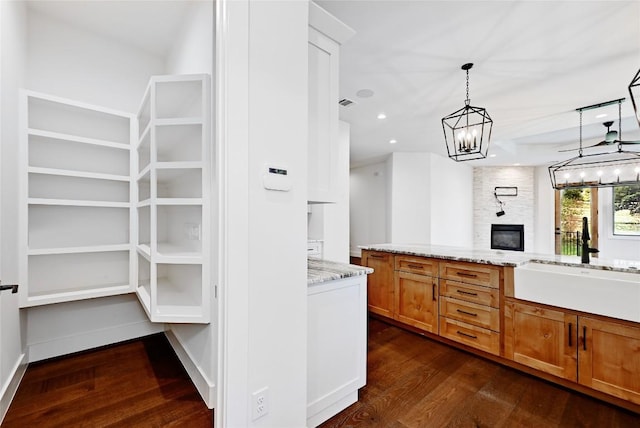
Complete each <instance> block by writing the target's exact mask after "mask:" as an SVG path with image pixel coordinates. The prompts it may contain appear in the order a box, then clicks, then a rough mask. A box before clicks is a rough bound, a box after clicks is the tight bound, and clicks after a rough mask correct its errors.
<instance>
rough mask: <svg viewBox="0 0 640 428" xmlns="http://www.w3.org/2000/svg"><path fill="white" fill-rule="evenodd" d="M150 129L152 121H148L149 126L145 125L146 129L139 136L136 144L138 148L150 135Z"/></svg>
mask: <svg viewBox="0 0 640 428" xmlns="http://www.w3.org/2000/svg"><path fill="white" fill-rule="evenodd" d="M150 131H151V121H149V123H147V126H145V127H144V129H143V130H142V134H140V138H138V143H137V144H136V150H137V149H139V148H140V146H141V145H142V142H143V141H144V139H145V138H146V137H147V136H148V135H147V134H149V132H150Z"/></svg>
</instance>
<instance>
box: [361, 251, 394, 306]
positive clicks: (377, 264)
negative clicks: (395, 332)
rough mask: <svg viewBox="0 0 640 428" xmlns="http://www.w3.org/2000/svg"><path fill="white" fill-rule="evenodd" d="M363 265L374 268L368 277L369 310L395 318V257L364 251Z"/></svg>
mask: <svg viewBox="0 0 640 428" xmlns="http://www.w3.org/2000/svg"><path fill="white" fill-rule="evenodd" d="M362 264H363V265H364V266H367V267H370V268H373V273H372V274H371V275H369V276H368V277H367V293H368V294H367V295H368V306H369V310H370V311H371V312H373V313H375V314H378V315H383V316H385V317H389V318H392V317H393V255H392V254H389V253H378V252H370V251H363V252H362Z"/></svg>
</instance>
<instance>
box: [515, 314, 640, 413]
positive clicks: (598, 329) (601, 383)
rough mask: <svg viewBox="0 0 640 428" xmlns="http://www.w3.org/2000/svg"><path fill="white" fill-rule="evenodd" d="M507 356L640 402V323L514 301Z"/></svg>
mask: <svg viewBox="0 0 640 428" xmlns="http://www.w3.org/2000/svg"><path fill="white" fill-rule="evenodd" d="M505 330H506V331H505V357H506V358H509V359H512V360H513V361H516V362H518V363H521V364H524V365H526V366H529V367H532V368H535V369H537V370H540V371H543V372H546V373H550V374H552V375H554V376H558V377H561V378H564V379H568V380H571V381H574V382H578V383H580V384H581V385H584V386H587V387H589V388H592V389H595V390H598V391H601V392H604V393H607V394H610V395H613V396H615V397H618V398H622V399H624V400H628V401H631V402H633V403H636V404H640V377H638V373H640V327H635V326H632V325H631V324H629V323H624V322H617V321H614V320H602V319H595V318H591V317H588V316H582V315H577V314H575V313H572V312H570V311H563V310H562V309H550V308H547V307H543V306H539V305H534V304H525V303H520V302H516V301H508V302H507V303H506V304H505Z"/></svg>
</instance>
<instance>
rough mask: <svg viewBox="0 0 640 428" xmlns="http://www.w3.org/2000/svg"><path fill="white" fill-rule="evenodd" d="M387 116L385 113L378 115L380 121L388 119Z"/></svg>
mask: <svg viewBox="0 0 640 428" xmlns="http://www.w3.org/2000/svg"><path fill="white" fill-rule="evenodd" d="M386 118H387V115H386V114H384V113H378V119H386Z"/></svg>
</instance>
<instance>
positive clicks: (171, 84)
mask: <svg viewBox="0 0 640 428" xmlns="http://www.w3.org/2000/svg"><path fill="white" fill-rule="evenodd" d="M209 90H210V83H209V76H206V75H186V76H154V77H152V78H151V81H150V82H149V86H148V87H147V91H146V92H145V95H144V97H143V101H142V103H141V106H140V109H139V111H138V121H139V123H141V124H143V125H142V126H144V127H145V128H143V129H141V133H140V134H139V135H140V137H139V142H138V145H137V154H138V162H137V163H138V165H137V167H138V171H139V172H138V173H137V174H136V178H137V179H136V181H135V185H136V186H137V190H138V197H137V198H138V203H137V205H136V206H137V210H138V240H137V242H138V245H137V254H138V255H137V260H138V272H137V284H138V285H137V287H136V293H137V295H138V298H139V300H140V303H141V304H142V305H143V307H144V308H145V311H146V312H147V314H148V315H149V318H150V319H151V321H153V322H184V323H208V322H209V318H210V309H209V308H210V300H211V299H210V295H211V294H210V293H211V290H210V286H209V284H210V280H209V278H210V275H211V274H210V270H211V267H210V264H209V261H208V259H209V257H208V248H209V246H210V244H209V239H210V235H211V233H210V221H209V218H210V213H209V212H210V206H209V205H210V200H209V197H210V196H209V194H210V190H209V185H210V183H209V181H210V180H209V178H210V171H209V168H210V166H209V164H208V159H209V158H210V156H209V153H210V145H211V142H210V124H209V120H210V114H209V110H210V105H209V104H210V103H209V99H210V94H209ZM147 123H148V129H147V128H146V124H147Z"/></svg>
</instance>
